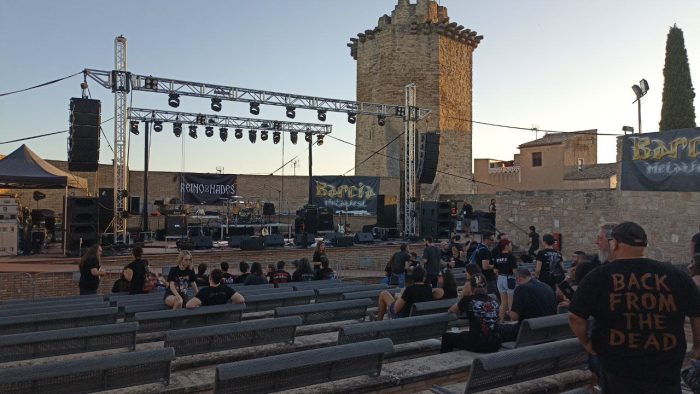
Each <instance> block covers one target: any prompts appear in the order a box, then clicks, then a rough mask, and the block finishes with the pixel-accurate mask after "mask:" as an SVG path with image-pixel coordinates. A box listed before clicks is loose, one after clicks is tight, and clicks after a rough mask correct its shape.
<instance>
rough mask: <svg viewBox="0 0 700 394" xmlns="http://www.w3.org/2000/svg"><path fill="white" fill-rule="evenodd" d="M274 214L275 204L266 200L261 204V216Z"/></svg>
mask: <svg viewBox="0 0 700 394" xmlns="http://www.w3.org/2000/svg"><path fill="white" fill-rule="evenodd" d="M274 214H275V204H273V203H271V202H266V203H264V204H263V216H272V215H274Z"/></svg>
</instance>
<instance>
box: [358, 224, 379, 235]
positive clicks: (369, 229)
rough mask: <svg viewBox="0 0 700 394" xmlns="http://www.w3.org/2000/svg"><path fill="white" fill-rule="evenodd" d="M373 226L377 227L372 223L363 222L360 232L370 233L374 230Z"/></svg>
mask: <svg viewBox="0 0 700 394" xmlns="http://www.w3.org/2000/svg"><path fill="white" fill-rule="evenodd" d="M375 227H377V226H376V225H374V224H365V225H363V226H362V232H363V233H371V232H372V231H374V228H375Z"/></svg>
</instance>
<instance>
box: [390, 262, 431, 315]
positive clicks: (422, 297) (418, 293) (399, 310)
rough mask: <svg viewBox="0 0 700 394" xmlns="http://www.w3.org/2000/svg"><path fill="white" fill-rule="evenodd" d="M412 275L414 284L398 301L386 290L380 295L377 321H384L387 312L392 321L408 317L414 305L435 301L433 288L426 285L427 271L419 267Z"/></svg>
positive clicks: (407, 288) (405, 290)
mask: <svg viewBox="0 0 700 394" xmlns="http://www.w3.org/2000/svg"><path fill="white" fill-rule="evenodd" d="M411 275H412V277H413V284H412V285H409V286H406V288H405V289H404V291H403V292H402V293H401V295H400V296H399V298H398V299H394V296H392V295H391V293H389V292H388V291H386V290H384V291H382V292H381V293H379V312H378V314H377V320H383V319H384V313H386V312H387V310H388V312H389V318H390V319H397V318H400V317H408V316H409V315H410V313H411V307H412V306H413V304H414V303H416V302H425V301H432V300H433V287H432V286H431V285H430V284H429V283H425V269H423V267H421V266H417V267H416V268H414V269H413V273H412V274H411Z"/></svg>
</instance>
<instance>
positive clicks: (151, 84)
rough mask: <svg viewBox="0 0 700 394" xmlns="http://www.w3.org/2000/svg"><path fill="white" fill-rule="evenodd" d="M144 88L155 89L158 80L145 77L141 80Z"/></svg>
mask: <svg viewBox="0 0 700 394" xmlns="http://www.w3.org/2000/svg"><path fill="white" fill-rule="evenodd" d="M143 87H144V89H151V90H155V89H157V88H158V80H157V79H155V78H153V77H146V79H145V80H144V82H143Z"/></svg>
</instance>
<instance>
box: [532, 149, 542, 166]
mask: <svg viewBox="0 0 700 394" xmlns="http://www.w3.org/2000/svg"><path fill="white" fill-rule="evenodd" d="M532 166H533V167H542V152H532Z"/></svg>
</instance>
